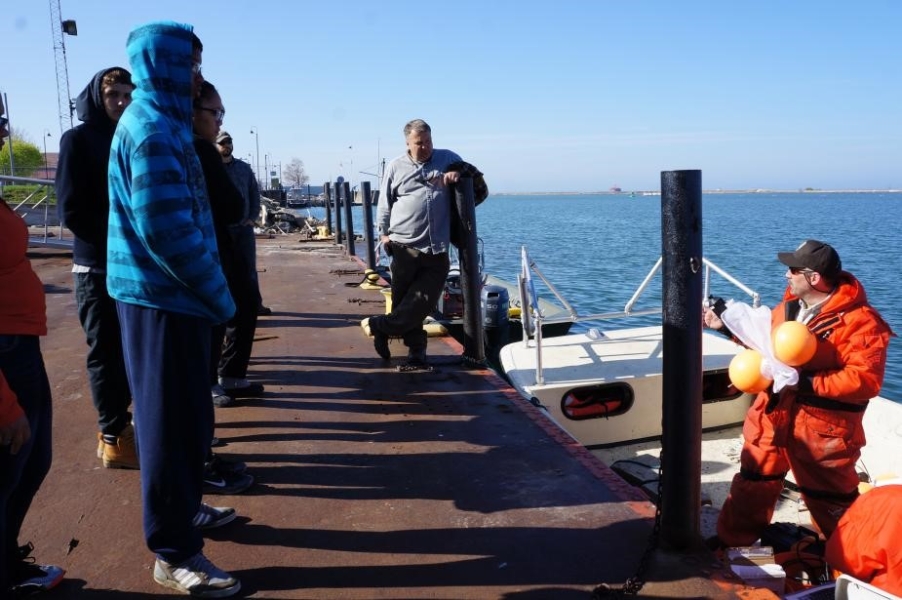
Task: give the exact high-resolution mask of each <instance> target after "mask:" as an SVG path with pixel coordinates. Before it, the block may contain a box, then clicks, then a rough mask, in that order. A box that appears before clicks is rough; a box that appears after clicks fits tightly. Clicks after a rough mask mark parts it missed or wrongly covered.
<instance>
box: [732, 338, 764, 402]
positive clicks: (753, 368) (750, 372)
mask: <svg viewBox="0 0 902 600" xmlns="http://www.w3.org/2000/svg"><path fill="white" fill-rule="evenodd" d="M730 381H732V382H733V385H735V386H736V387H737V388H738V389H740V390H742V391H743V392H745V393H747V394H757V393H758V392H760V391H762V390H765V389H767V386H769V385H770V384H771V383H772V380H771V379H768V378H767V377H765V376H764V375H762V374H761V353H760V352H758V351H757V350H752V349H751V348H747V349H745V350H743V351H742V352H740V353H739V354H737V355H736V356H734V357H733V360H731V361H730Z"/></svg>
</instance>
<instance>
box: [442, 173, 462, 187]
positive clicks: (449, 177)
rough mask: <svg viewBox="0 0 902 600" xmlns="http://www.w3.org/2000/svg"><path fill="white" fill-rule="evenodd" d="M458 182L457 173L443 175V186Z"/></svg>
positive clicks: (458, 176) (458, 175)
mask: <svg viewBox="0 0 902 600" xmlns="http://www.w3.org/2000/svg"><path fill="white" fill-rule="evenodd" d="M458 181H460V173H458V172H457V171H448V172H447V173H445V176H444V178H443V182H444V184H445V185H450V184H452V183H457V182H458Z"/></svg>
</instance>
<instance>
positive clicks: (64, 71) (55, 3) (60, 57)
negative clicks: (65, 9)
mask: <svg viewBox="0 0 902 600" xmlns="http://www.w3.org/2000/svg"><path fill="white" fill-rule="evenodd" d="M50 33H51V36H52V39H53V56H54V59H55V60H54V62H55V64H56V97H57V102H58V103H59V118H60V135H62V134H63V133H65V132H66V130H68V129H71V128H72V114H73V113H74V112H75V104H74V103H73V101H72V96H71V94H70V93H69V66H68V64H67V63H66V42H65V38H64V36H63V34H64V33H65V34H68V35H78V29H77V28H76V26H75V21H63V18H62V16H61V14H60V0H50Z"/></svg>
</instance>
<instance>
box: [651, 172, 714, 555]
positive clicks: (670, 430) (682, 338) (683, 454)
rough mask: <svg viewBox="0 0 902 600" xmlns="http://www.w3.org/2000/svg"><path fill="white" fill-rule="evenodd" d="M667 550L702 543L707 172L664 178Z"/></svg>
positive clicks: (663, 538) (663, 493) (664, 516)
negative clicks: (704, 180) (704, 186)
mask: <svg viewBox="0 0 902 600" xmlns="http://www.w3.org/2000/svg"><path fill="white" fill-rule="evenodd" d="M661 242H662V244H661V247H662V256H663V263H662V267H663V271H662V275H663V286H664V287H663V310H664V316H663V326H664V342H663V346H662V350H663V353H664V367H663V368H664V371H663V373H664V377H663V410H664V412H663V420H662V421H663V422H662V426H663V432H664V434H663V440H662V443H661V490H660V492H661V544H662V546H663V547H664V548H671V549H675V550H682V549H684V548H686V547H688V546H690V545H692V544H694V543H697V542H698V540H699V520H700V517H699V511H700V510H701V476H702V474H701V470H702V468H701V462H702V446H701V444H702V293H703V291H702V290H703V277H704V268H703V265H702V257H703V254H702V172H701V171H697V170H692V171H662V172H661Z"/></svg>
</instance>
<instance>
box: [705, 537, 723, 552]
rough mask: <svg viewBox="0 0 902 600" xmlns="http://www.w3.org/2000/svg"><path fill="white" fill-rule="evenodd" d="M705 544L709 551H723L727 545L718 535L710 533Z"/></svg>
mask: <svg viewBox="0 0 902 600" xmlns="http://www.w3.org/2000/svg"><path fill="white" fill-rule="evenodd" d="M705 546H707V548H708V550H710V551H711V552H723V551H724V550H726V549H727V545H726V544H724V543H723V541H721V539H720V536H718V535H712V536H711V537H709V538H707V539H706V540H705Z"/></svg>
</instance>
